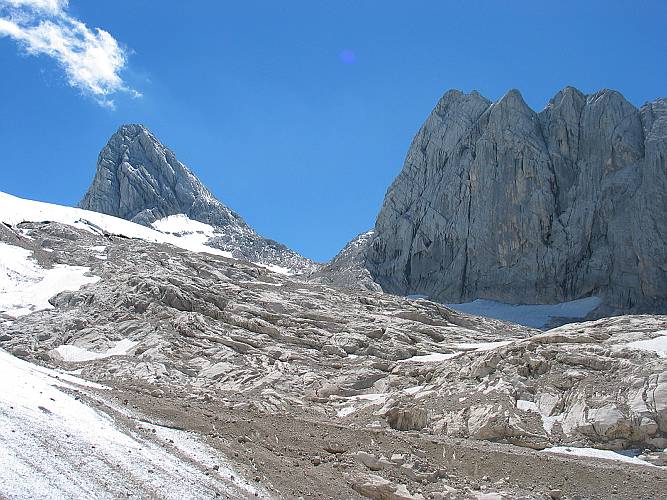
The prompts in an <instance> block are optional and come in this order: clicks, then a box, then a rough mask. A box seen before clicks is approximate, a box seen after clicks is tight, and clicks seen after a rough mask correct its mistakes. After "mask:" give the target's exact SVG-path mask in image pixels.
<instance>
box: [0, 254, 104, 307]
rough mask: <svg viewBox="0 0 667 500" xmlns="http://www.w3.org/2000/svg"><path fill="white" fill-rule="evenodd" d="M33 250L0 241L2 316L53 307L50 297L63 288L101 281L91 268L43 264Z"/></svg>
mask: <svg viewBox="0 0 667 500" xmlns="http://www.w3.org/2000/svg"><path fill="white" fill-rule="evenodd" d="M31 256H32V252H31V251H29V250H25V249H23V248H21V247H17V246H14V245H8V244H6V243H2V242H0V316H4V317H10V318H17V317H19V316H23V315H24V314H30V313H31V312H35V311H41V310H43V309H49V308H51V307H52V306H51V304H49V299H50V298H51V297H53V296H54V295H56V294H57V293H59V292H62V291H64V290H78V289H79V288H81V287H82V286H83V285H85V284H88V283H95V282H97V281H99V279H100V278H99V277H97V276H86V273H88V271H89V268H87V267H82V266H66V265H55V266H53V267H52V268H50V269H46V268H43V267H41V266H39V265H37V263H36V262H35V261H34V260H33V259H32V258H31Z"/></svg>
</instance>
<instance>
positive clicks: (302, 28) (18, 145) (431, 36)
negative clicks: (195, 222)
mask: <svg viewBox="0 0 667 500" xmlns="http://www.w3.org/2000/svg"><path fill="white" fill-rule="evenodd" d="M3 3H4V5H5V10H4V14H2V15H4V16H5V21H6V19H7V16H8V15H9V14H7V12H8V9H7V5H8V4H11V5H10V7H11V8H23V9H25V8H27V7H26V5H22V6H21V5H18V4H26V3H29V4H32V7H31V8H33V11H34V9H35V8H36V9H37V10H38V11H39V12H37V13H35V12H32V14H31V15H34V16H35V18H34V19H32V20H31V22H32V26H34V24H35V23H39V22H41V21H42V20H43V19H49V16H51V17H53V16H54V15H55V16H59V19H61V20H62V19H64V21H62V23H64V25H65V26H66V28H67V29H68V30H69V32H66V34H68V33H69V34H70V35H71V32H73V31H74V35H73V36H77V35H78V36H79V38H85V36H86V35H85V34H86V33H87V34H88V35H90V37H89V38H85V40H86V43H88V42H90V41H91V40H92V41H93V42H94V43H96V44H97V45H95V48H96V49H98V50H94V51H91V52H90V54H89V55H90V57H89V58H86V59H81V58H73V56H72V54H69V53H64V54H63V53H57V52H54V51H53V50H52V49H50V48H43V47H42V49H41V50H37V49H35V45H34V44H36V43H41V42H43V39H41V38H40V39H39V40H37V41H35V40H34V39H33V38H26V37H27V35H26V34H25V32H24V31H21V32H17V31H16V29H15V26H13V25H12V26H9V25H7V24H6V22H5V24H4V25H3V24H2V15H0V69H1V73H0V75H2V77H1V78H0V96H2V107H1V108H0V109H1V112H0V145H1V146H2V167H1V168H2V176H1V177H0V190H2V191H6V192H9V193H12V194H15V195H18V196H22V197H27V198H32V199H38V200H42V201H50V202H56V203H61V204H68V205H73V204H75V203H76V202H77V201H78V200H79V199H80V198H81V196H82V195H83V193H84V192H85V190H86V189H87V187H88V184H89V183H90V181H91V179H92V176H93V174H94V168H95V162H96V159H97V155H98V153H99V151H100V149H101V148H102V147H103V146H104V144H105V142H106V141H107V139H108V137H109V136H110V135H111V134H112V133H113V132H114V131H115V130H116V129H117V128H118V126H119V125H121V124H122V123H143V124H145V125H147V126H148V127H149V128H151V129H152V130H153V132H154V133H155V134H156V135H157V136H158V137H159V138H160V139H161V141H162V142H163V143H165V144H166V145H167V146H169V147H170V148H171V149H172V150H174V152H175V153H176V155H177V157H178V158H179V159H180V160H181V161H182V162H183V163H185V164H186V165H188V166H189V167H190V168H191V169H192V170H193V171H194V172H195V173H196V174H197V175H198V176H199V177H200V178H201V179H202V180H203V181H204V183H205V184H207V185H208V187H209V188H210V189H211V190H212V191H213V192H214V193H215V194H216V195H217V196H218V198H219V199H220V200H221V201H223V202H224V203H226V204H227V205H229V206H230V207H232V208H233V209H235V210H236V211H237V212H239V213H240V214H241V215H242V216H243V217H244V218H245V219H246V221H247V222H248V223H249V224H251V225H252V226H253V227H255V228H256V229H257V230H258V231H259V232H260V233H261V234H263V235H265V236H268V237H271V238H274V239H276V240H279V241H281V242H284V243H286V244H287V245H289V246H290V247H292V248H294V249H296V250H297V251H299V252H301V253H302V254H304V255H305V256H307V257H311V258H313V259H316V260H327V259H329V258H331V257H332V256H333V255H335V254H336V253H337V252H338V250H339V249H340V248H341V247H342V246H343V245H344V244H345V243H346V242H347V241H348V240H349V239H351V238H352V237H353V236H355V235H356V234H357V233H359V232H362V231H365V230H367V229H369V228H371V227H372V226H373V224H374V221H375V217H376V215H377V212H378V210H379V208H380V206H381V203H382V199H383V197H384V193H385V191H386V189H387V187H388V186H389V184H390V183H391V181H392V179H393V178H394V177H395V176H396V175H397V174H398V172H399V171H400V168H401V165H402V162H403V159H404V157H405V153H406V151H407V148H408V146H409V144H410V141H411V140H412V137H413V135H414V133H415V132H416V131H417V129H418V128H419V126H420V124H421V123H422V122H423V120H424V119H425V118H426V116H427V115H428V113H429V112H430V110H431V109H432V108H433V106H434V105H435V103H436V102H437V100H438V99H439V97H440V96H441V95H442V94H443V93H444V92H445V91H446V90H447V89H450V88H458V89H461V90H465V91H470V90H478V91H479V92H481V93H482V94H484V95H486V96H487V97H489V98H491V99H497V98H499V97H500V96H502V95H503V94H504V93H505V92H506V91H507V90H508V89H510V88H518V89H520V90H521V92H522V94H523V96H524V98H525V99H526V101H527V102H528V104H529V105H531V106H532V107H533V108H534V109H542V108H543V107H544V106H545V105H546V103H547V102H548V100H549V98H550V97H551V96H552V95H553V94H555V93H556V92H557V91H558V90H559V89H561V88H562V87H564V86H566V85H574V86H576V87H578V88H580V89H581V90H583V91H585V92H593V91H595V90H598V89H600V88H614V89H617V90H620V91H621V92H623V94H624V95H625V96H626V97H627V98H628V99H629V100H630V101H631V102H633V103H634V104H636V105H641V104H643V103H644V102H645V101H647V100H652V99H654V98H657V97H663V96H666V95H667V64H665V63H666V59H665V57H666V55H667V37H666V36H665V28H664V26H665V24H664V23H665V19H667V2H664V1H645V2H641V1H632V2H630V1H627V2H621V1H613V0H606V1H571V2H568V1H551V2H547V1H535V0H532V1H511V2H510V1H497V2H491V1H488V2H482V1H480V2H475V1H466V2H459V1H456V2H453V1H452V2H446V1H407V0H406V1H402V2H397V1H391V0H382V1H379V0H378V1H359V0H357V1H324V0H321V1H317V0H306V1H280V2H273V1H269V0H266V1H261V2H260V1H251V0H245V1H237V2H226V1H225V2H223V1H213V0H211V1H200V2H183V1H182V0H181V1H160V2H158V1H152V0H114V1H113V2H112V1H94V2H93V1H84V0H70V1H69V2H67V1H66V0H0V8H2V5H3ZM35 5H36V6H37V7H35ZM49 9H51V11H49ZM9 10H11V9H9ZM0 12H2V11H1V10H0ZM54 12H55V14H54ZM63 16H64V17H63ZM77 22H81V23H84V24H85V26H84V27H81V25H79V24H76V23H77ZM3 26H4V28H3ZM96 28H100V29H102V30H105V31H106V32H107V33H108V34H109V35H110V36H109V39H107V38H100V36H99V33H98V32H97V31H95V29H96ZM3 30H4V31H3ZM77 30H78V31H77ZM2 35H4V36H2ZM91 37H92V38H91ZM49 40H51V39H49ZM30 43H32V44H33V49H32V53H31V51H30V49H29V48H26V47H28V46H29V45H28V44H30ZM91 43H92V42H91ZM100 51H101V52H100ZM35 52H41V54H35ZM102 53H103V54H102ZM100 54H102V55H100ZM98 55H100V57H102V58H103V60H102V61H100V60H98V59H96V58H97V57H98ZM117 56H120V60H119V59H118V57H117ZM96 72H98V73H99V74H97V73H96ZM138 94H141V96H138ZM111 101H113V107H114V109H111Z"/></svg>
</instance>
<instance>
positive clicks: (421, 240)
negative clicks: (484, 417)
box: [366, 87, 667, 311]
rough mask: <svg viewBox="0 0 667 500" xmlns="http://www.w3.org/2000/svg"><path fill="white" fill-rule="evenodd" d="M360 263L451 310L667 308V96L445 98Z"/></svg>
mask: <svg viewBox="0 0 667 500" xmlns="http://www.w3.org/2000/svg"><path fill="white" fill-rule="evenodd" d="M366 266H367V268H368V270H369V271H370V272H371V274H372V276H373V278H374V279H375V280H376V281H377V283H379V284H380V285H381V286H382V288H383V289H384V290H386V291H390V292H395V293H400V294H411V293H419V294H426V295H428V296H430V297H432V298H434V299H436V300H441V301H447V302H450V301H451V302H459V301H466V300H470V299H475V298H486V299H494V300H500V301H504V302H511V303H549V302H559V301H565V300H572V299H577V298H581V297H585V296H588V295H599V296H600V297H602V298H603V299H604V301H605V304H606V306H607V307H608V309H609V310H610V311H619V310H639V311H664V310H665V305H666V304H667V100H664V99H660V100H656V101H654V102H652V103H649V104H646V105H645V106H643V107H642V108H641V109H637V108H635V107H634V106H633V105H632V104H630V103H629V102H628V101H626V100H625V99H624V98H623V96H622V95H621V94H619V93H618V92H615V91H610V90H603V91H600V92H597V93H595V94H592V95H584V94H582V93H581V92H579V91H578V90H576V89H574V88H572V87H567V88H565V89H563V90H562V91H560V92H559V93H558V94H557V95H556V96H555V97H554V98H553V99H552V100H551V101H550V102H549V104H548V106H547V107H546V108H545V109H544V110H543V111H541V112H539V113H536V112H534V111H533V110H532V109H530V108H529V107H528V106H527V105H526V103H525V102H524V101H523V99H522V97H521V95H520V93H519V92H518V91H516V90H512V91H510V92H508V93H507V94H506V95H505V96H504V97H502V98H501V99H500V100H499V101H498V102H495V103H492V102H490V101H489V100H487V99H485V98H484V97H482V96H481V95H479V94H477V93H475V92H473V93H471V94H464V93H462V92H459V91H449V92H447V93H446V94H445V95H444V96H443V97H442V99H441V100H440V102H438V104H437V106H436V107H435V109H434V110H433V112H432V113H431V115H430V116H429V117H428V119H427V120H426V122H425V123H424V125H423V126H422V127H421V129H420V130H419V132H418V133H417V135H416V137H415V138H414V140H413V142H412V145H411V146H410V149H409V151H408V154H407V158H406V160H405V164H404V166H403V170H402V171H401V173H400V174H399V176H398V177H397V178H396V180H395V181H394V182H393V184H392V185H391V186H390V188H389V190H388V191H387V194H386V197H385V200H384V204H383V207H382V209H381V211H380V214H379V215H378V218H377V221H376V226H375V233H374V237H373V239H372V241H371V242H370V243H369V248H368V250H367V261H366Z"/></svg>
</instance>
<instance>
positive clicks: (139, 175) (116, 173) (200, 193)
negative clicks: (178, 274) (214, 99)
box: [79, 125, 317, 273]
mask: <svg viewBox="0 0 667 500" xmlns="http://www.w3.org/2000/svg"><path fill="white" fill-rule="evenodd" d="M79 206H80V207H81V208H83V209H86V210H93V211H95V212H101V213H105V214H108V215H114V216H116V217H121V218H123V219H127V220H130V221H132V222H136V223H139V224H143V225H146V226H150V225H152V224H153V223H155V222H156V221H159V220H162V219H164V218H166V217H169V216H173V215H178V214H183V215H184V216H186V217H187V218H189V219H191V220H194V221H198V222H202V223H205V224H208V225H210V226H212V228H213V230H214V231H215V234H214V237H212V238H211V239H210V241H209V242H208V243H207V244H208V245H210V246H212V247H215V248H219V249H221V250H225V251H230V252H231V253H232V254H233V255H234V256H235V257H237V258H240V259H244V260H248V261H251V262H256V263H261V264H264V265H269V266H273V267H276V268H281V269H283V270H284V271H285V272H290V273H298V272H305V271H312V270H314V269H315V268H316V267H317V266H316V265H315V264H314V263H313V262H312V261H310V260H308V259H305V258H304V257H302V256H300V255H299V254H297V253H296V252H293V251H292V250H290V249H289V248H287V247H286V246H285V245H282V244H280V243H278V242H276V241H273V240H270V239H267V238H263V237H261V236H259V235H258V234H257V233H256V232H255V231H254V230H253V229H252V228H251V227H250V226H248V224H246V222H245V221H244V220H243V219H242V218H241V216H240V215H238V214H237V213H235V212H234V211H232V210H230V209H229V208H228V207H226V206H225V205H224V204H222V203H220V202H219V201H218V200H217V199H216V198H215V197H214V196H213V195H212V194H211V192H210V191H209V190H208V189H207V188H206V187H205V186H204V184H203V183H202V182H201V181H200V180H199V179H198V178H197V177H196V176H195V175H194V174H193V173H192V171H190V170H189V169H188V168H187V167H186V166H185V165H183V164H182V163H181V162H180V161H178V159H177V158H176V156H175V155H174V153H173V152H172V151H171V150H169V149H168V148H167V147H165V146H164V145H163V144H162V143H160V141H159V140H158V139H157V138H156V137H155V135H153V133H151V131H150V130H148V129H147V128H146V127H144V126H143V125H123V126H122V127H120V128H119V129H118V131H117V132H116V133H115V134H113V135H112V136H111V138H110V139H109V142H108V143H107V145H106V146H105V147H104V149H102V152H101V153H100V156H99V158H98V161H97V170H96V173H95V178H94V179H93V182H92V184H91V186H90V188H89V189H88V192H87V193H86V194H85V196H84V197H83V199H82V200H81V202H80V203H79Z"/></svg>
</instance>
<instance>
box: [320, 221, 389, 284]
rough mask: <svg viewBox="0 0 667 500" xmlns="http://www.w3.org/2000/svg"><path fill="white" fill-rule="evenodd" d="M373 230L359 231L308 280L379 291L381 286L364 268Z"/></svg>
mask: <svg viewBox="0 0 667 500" xmlns="http://www.w3.org/2000/svg"><path fill="white" fill-rule="evenodd" d="M373 234H374V233H373V231H367V232H365V233H361V234H360V235H358V236H357V237H356V238H354V239H353V240H352V241H350V242H349V243H348V244H347V245H345V248H343V249H342V250H341V251H340V252H339V253H338V255H336V256H335V257H334V258H333V259H331V260H330V261H329V262H327V263H326V264H324V265H323V266H322V267H321V268H319V269H316V270H315V271H314V272H312V273H311V274H309V275H308V279H309V280H310V281H314V282H317V283H322V284H326V285H336V286H339V287H343V288H362V289H365V290H374V291H377V292H381V291H382V288H381V287H380V285H378V284H377V283H376V282H375V281H374V280H373V276H371V273H370V272H369V271H368V269H367V268H366V254H367V251H368V246H369V243H370V241H371V240H372V239H373Z"/></svg>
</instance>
